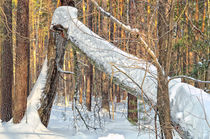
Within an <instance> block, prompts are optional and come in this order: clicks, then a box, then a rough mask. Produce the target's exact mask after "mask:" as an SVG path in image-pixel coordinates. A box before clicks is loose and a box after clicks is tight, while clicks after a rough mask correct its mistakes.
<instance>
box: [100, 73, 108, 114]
mask: <svg viewBox="0 0 210 139" xmlns="http://www.w3.org/2000/svg"><path fill="white" fill-rule="evenodd" d="M101 87H102V108H103V109H106V110H107V111H109V82H108V76H106V74H105V73H103V74H102V85H101Z"/></svg>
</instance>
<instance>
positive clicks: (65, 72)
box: [57, 63, 74, 74]
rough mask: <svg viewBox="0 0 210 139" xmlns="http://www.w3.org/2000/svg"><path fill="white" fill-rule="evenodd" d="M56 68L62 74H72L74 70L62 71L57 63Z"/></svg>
mask: <svg viewBox="0 0 210 139" xmlns="http://www.w3.org/2000/svg"><path fill="white" fill-rule="evenodd" d="M57 69H58V71H59V72H60V73H64V74H74V72H71V71H64V70H62V69H61V67H60V66H59V65H58V63H57Z"/></svg>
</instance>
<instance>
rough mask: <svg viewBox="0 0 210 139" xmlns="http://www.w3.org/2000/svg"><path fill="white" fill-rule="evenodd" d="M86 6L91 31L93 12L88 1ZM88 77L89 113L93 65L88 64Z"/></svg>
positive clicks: (87, 98)
mask: <svg viewBox="0 0 210 139" xmlns="http://www.w3.org/2000/svg"><path fill="white" fill-rule="evenodd" d="M87 2H88V3H87V5H88V11H87V12H88V15H89V16H88V27H89V28H90V29H92V27H93V24H92V20H93V16H92V11H93V6H92V3H91V2H90V0H88V1H87ZM88 66H89V68H88V75H87V92H86V106H87V109H88V110H89V111H91V96H92V90H93V65H92V64H91V63H90V62H88Z"/></svg>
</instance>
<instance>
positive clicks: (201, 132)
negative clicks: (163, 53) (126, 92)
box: [52, 7, 210, 138]
mask: <svg viewBox="0 0 210 139" xmlns="http://www.w3.org/2000/svg"><path fill="white" fill-rule="evenodd" d="M52 24H61V25H63V26H64V27H65V28H68V37H69V39H70V40H71V42H73V43H74V44H75V45H76V46H77V47H78V48H79V49H80V50H81V51H82V52H84V53H85V54H86V55H87V56H88V57H89V58H91V59H92V60H93V61H94V62H95V63H96V64H97V65H98V66H99V67H100V68H101V69H103V70H105V71H106V73H108V74H109V75H112V73H113V72H114V78H115V79H117V80H118V83H120V84H123V85H124V86H126V87H129V88H133V89H135V92H137V93H139V94H140V93H141V90H140V88H139V87H138V86H137V85H136V84H135V83H134V82H136V83H137V84H138V85H139V86H141V87H142V89H143V91H144V92H145V93H146V95H147V96H148V97H149V98H150V99H151V100H152V102H153V103H156V95H157V80H156V78H157V75H156V72H157V71H156V68H155V67H154V66H153V65H152V64H150V63H148V62H146V61H144V60H141V59H138V58H137V57H135V56H133V55H131V54H128V53H126V52H123V51H121V50H120V49H118V48H117V47H115V46H114V45H113V44H111V43H109V42H108V41H106V40H104V39H103V38H101V37H99V36H98V35H97V34H95V33H94V32H92V31H91V30H90V29H89V28H87V27H86V26H85V25H84V24H82V23H81V22H80V21H79V20H78V19H77V9H76V8H73V7H59V8H57V9H56V11H55V13H54V15H53V20H52ZM113 65H115V66H116V67H117V68H118V69H120V71H121V72H119V71H118V70H117V69H116V68H115V67H113ZM145 70H146V72H145ZM124 73H126V74H127V75H128V76H129V77H130V78H132V79H133V81H134V82H133V81H131V80H130V79H129V78H128V76H126V75H125V74H124ZM145 75H146V76H145ZM144 77H145V79H144ZM169 88H170V90H169V93H170V94H169V95H170V101H171V116H172V118H173V119H174V120H175V121H176V122H178V123H179V124H180V125H181V126H182V127H183V128H184V129H186V131H188V132H189V133H190V135H191V136H192V137H194V138H208V137H210V127H209V124H208V123H210V119H209V117H210V109H209V106H210V100H209V98H210V96H209V94H207V93H205V92H204V91H203V90H200V89H197V88H195V87H193V86H191V85H189V84H185V83H181V82H180V81H179V80H172V81H170V83H169ZM137 95H138V94H137ZM205 114H206V118H204V117H205Z"/></svg>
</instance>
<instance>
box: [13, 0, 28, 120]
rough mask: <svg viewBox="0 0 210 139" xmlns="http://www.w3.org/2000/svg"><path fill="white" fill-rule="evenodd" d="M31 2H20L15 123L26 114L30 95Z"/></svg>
mask: <svg viewBox="0 0 210 139" xmlns="http://www.w3.org/2000/svg"><path fill="white" fill-rule="evenodd" d="M28 2H29V1H28V0H18V4H17V30H16V31H17V35H16V63H15V80H16V81H17V82H15V93H14V105H13V106H14V113H13V122H14V123H19V122H20V121H21V120H22V118H23V116H24V113H25V110H26V105H27V95H28V93H29V67H30V60H29V59H30V57H29V54H30V49H29V30H28V28H29V27H28V23H29V3H28Z"/></svg>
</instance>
